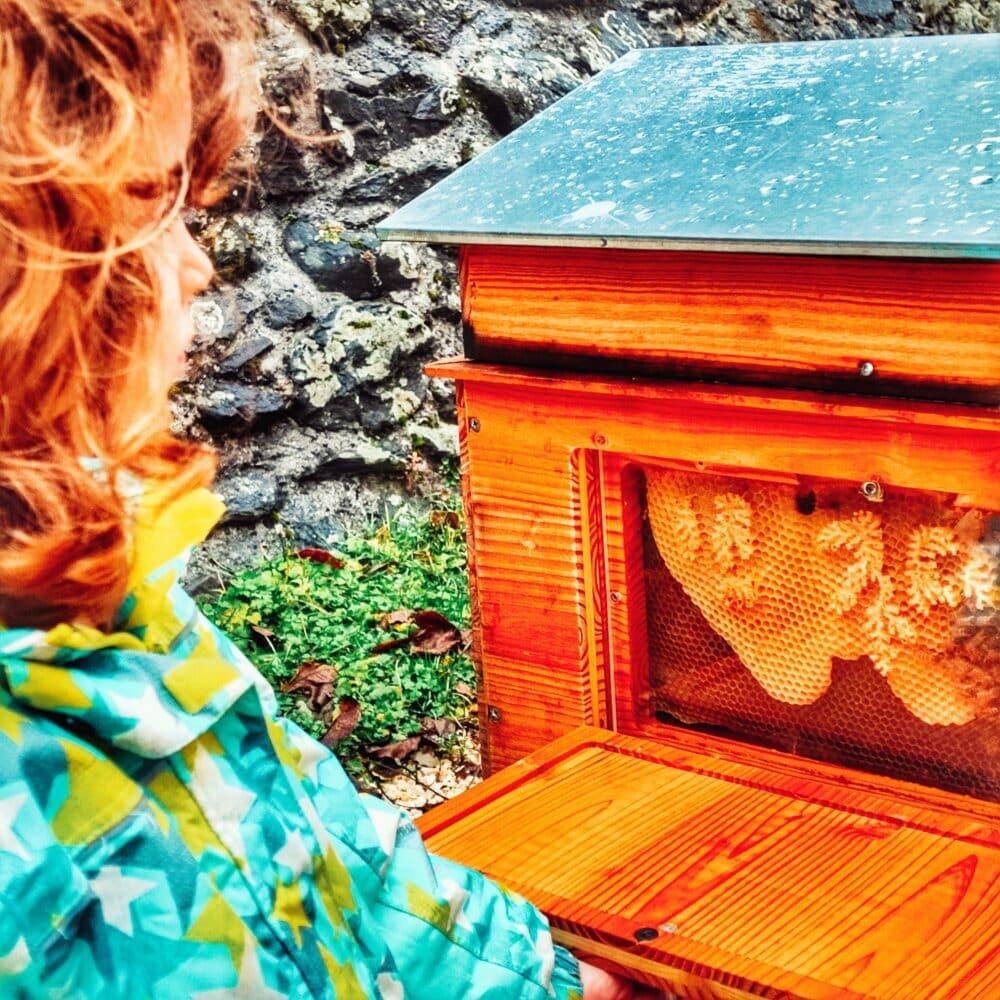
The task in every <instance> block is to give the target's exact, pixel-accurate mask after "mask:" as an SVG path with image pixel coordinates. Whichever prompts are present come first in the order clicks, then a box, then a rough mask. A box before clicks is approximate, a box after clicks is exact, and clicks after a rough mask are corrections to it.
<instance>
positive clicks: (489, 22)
mask: <svg viewBox="0 0 1000 1000" xmlns="http://www.w3.org/2000/svg"><path fill="white" fill-rule="evenodd" d="M513 23H514V19H513V18H512V17H511V16H510V11H506V10H504V9H503V8H502V7H491V8H487V9H486V10H481V11H480V12H479V13H478V14H476V16H475V17H474V18H473V19H472V27H473V29H474V30H475V32H476V34H477V35H479V36H480V38H493V37H494V36H496V35H499V34H500V33H501V32H502V31H506V30H507V29H508V28H509V27H510V26H511V25H512V24H513Z"/></svg>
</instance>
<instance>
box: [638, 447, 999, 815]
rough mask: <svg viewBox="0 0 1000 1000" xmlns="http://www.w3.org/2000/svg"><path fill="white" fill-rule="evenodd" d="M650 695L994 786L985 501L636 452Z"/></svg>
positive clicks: (863, 761) (993, 515)
mask: <svg viewBox="0 0 1000 1000" xmlns="http://www.w3.org/2000/svg"><path fill="white" fill-rule="evenodd" d="M642 470H643V473H644V478H645V493H646V497H645V511H646V520H645V525H644V535H645V544H644V550H645V578H646V604H647V619H648V643H649V668H650V681H651V694H652V708H653V711H654V712H655V713H656V715H657V717H658V718H659V719H661V720H662V721H668V722H675V723H683V724H688V725H695V726H701V727H710V728H712V729H713V730H715V731H722V732H723V733H725V734H728V735H732V736H735V737H737V738H742V739H745V740H750V741H754V742H759V743H765V744H767V745H770V746H774V747H776V748H778V749H781V750H786V751H789V752H792V753H795V754H799V755H802V756H808V757H814V758H817V759H822V760H827V761H833V762H836V763H839V764H846V765H849V766H853V767H857V768H861V769H864V770H867V771H872V772H876V773H881V774H889V775H892V776H895V777H898V778H903V779H906V780H911V781H919V782H922V783H924V784H929V785H935V786H938V787H943V788H949V789H952V790H954V791H960V792H965V793H967V794H971V795H976V796H980V797H983V798H990V799H994V800H1000V614H998V610H997V605H998V602H1000V590H998V566H1000V515H998V513H997V512H995V511H986V510H978V509H974V508H970V507H968V506H963V505H962V503H961V499H960V498H959V497H956V496H954V495H946V494H941V493H930V492H920V491H914V490H903V489H896V488H893V487H892V486H890V485H882V484H880V483H877V482H874V481H872V482H870V483H865V484H861V483H857V482H840V481H835V480H819V479H808V478H806V477H799V478H796V477H790V476H784V477H769V476H767V475H766V474H761V475H759V476H756V477H755V476H753V475H749V474H748V475H746V476H744V475H743V474H742V473H741V474H739V475H718V474H714V473H711V472H699V471H697V470H694V469H691V468H680V467H677V468H674V467H671V466H669V465H661V464H657V463H651V462H644V463H643V465H642Z"/></svg>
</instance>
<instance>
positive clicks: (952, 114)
mask: <svg viewBox="0 0 1000 1000" xmlns="http://www.w3.org/2000/svg"><path fill="white" fill-rule="evenodd" d="M379 231H380V234H381V235H382V237H383V238H384V239H407V240H425V241H431V242H447V243H473V242H478V243H484V242H485V243H503V242H506V243H528V244H583V245H590V246H594V245H597V246H622V247H643V248H650V247H668V248H678V249H680V248H689V249H711V250H754V251H770V252H792V253H844V254H858V253H861V254H865V253H867V254H879V255H907V256H927V257H930V256H944V257H950V256H958V257H996V258H1000V35H996V34H994V35H972V36H948V37H927V38H882V39H862V40H850V41H831V42H806V43H794V44H780V45H725V46H709V47H702V48H678V49H646V50H637V51H635V52H631V53H629V54H628V55H626V56H624V57H623V58H622V59H620V60H618V62H616V63H615V64H614V65H612V66H611V67H610V68H608V69H607V70H605V71H604V72H603V73H601V74H600V75H599V76H597V77H595V78H594V79H593V80H591V81H589V82H588V83H586V84H584V85H583V86H581V87H579V88H578V89H577V90H575V91H574V92H573V93H572V94H570V95H568V96H567V97H565V98H563V99H562V100H561V101H559V102H558V103H556V104H554V105H553V106H552V107H550V108H549V109H547V110H546V111H544V112H543V113H542V114H540V115H539V116H538V117H536V118H534V119H533V120H532V121H530V122H528V124H526V125H524V126H523V127H521V128H520V129H518V130H517V131H516V132H514V133H513V134H511V135H510V136H508V137H507V138H505V139H503V140H502V141H501V142H499V143H497V145H495V146H494V147H493V148H492V149H490V150H489V151H488V152H486V153H484V154H483V155H482V156H480V157H479V158H478V159H476V160H474V161H473V162H472V163H470V164H468V165H466V166H465V167H463V168H461V169H460V170H458V171H456V172H455V173H453V174H452V175H450V176H449V177H448V178H446V179H445V180H444V181H442V182H441V183H439V184H438V185H436V186H435V187H434V188H432V189H431V190H429V191H427V192H426V193H424V194H423V195H421V196H420V197H419V198H417V199H416V200H415V201H413V202H411V203H410V204H409V205H407V206H406V207H404V208H403V209H401V210H400V211H398V212H396V213H395V214H394V215H392V216H391V217H390V218H389V219H387V220H386V221H385V222H384V223H383V224H382V226H381V227H379Z"/></svg>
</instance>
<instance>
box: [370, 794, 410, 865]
mask: <svg viewBox="0 0 1000 1000" xmlns="http://www.w3.org/2000/svg"><path fill="white" fill-rule="evenodd" d="M367 805H368V804H367V803H366V806H367ZM366 812H367V813H368V817H369V819H370V820H371V821H372V826H374V827H375V834H376V835H377V836H378V842H379V846H380V847H381V848H382V850H383V851H384V852H385V854H386V857H388V858H391V857H392V855H393V852H394V851H395V850H396V838H397V836H398V835H399V821H400V819H401V818H402V817H401V816H400V814H399V813H398V812H396V811H395V810H393V811H391V812H390V811H389V810H388V809H380V808H376V805H372V807H371V808H367V809H366Z"/></svg>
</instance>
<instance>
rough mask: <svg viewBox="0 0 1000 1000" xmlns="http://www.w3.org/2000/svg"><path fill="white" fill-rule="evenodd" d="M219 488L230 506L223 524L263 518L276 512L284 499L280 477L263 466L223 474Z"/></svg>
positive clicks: (227, 506)
mask: <svg viewBox="0 0 1000 1000" xmlns="http://www.w3.org/2000/svg"><path fill="white" fill-rule="evenodd" d="M215 490H216V492H217V493H218V494H219V496H220V497H221V499H222V502H223V503H224V504H225V505H226V513H225V514H224V515H223V518H222V523H223V524H233V523H241V524H246V523H248V522H252V521H259V520H261V518H264V517H267V516H268V515H270V514H273V513H274V512H275V510H277V508H278V504H279V503H280V501H281V489H280V487H279V486H278V481H277V479H276V478H275V477H274V476H273V475H272V474H271V473H269V472H267V471H266V470H263V469H252V470H241V471H238V472H234V473H231V474H229V475H223V476H222V477H221V478H220V479H219V480H217V482H216V484H215Z"/></svg>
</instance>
